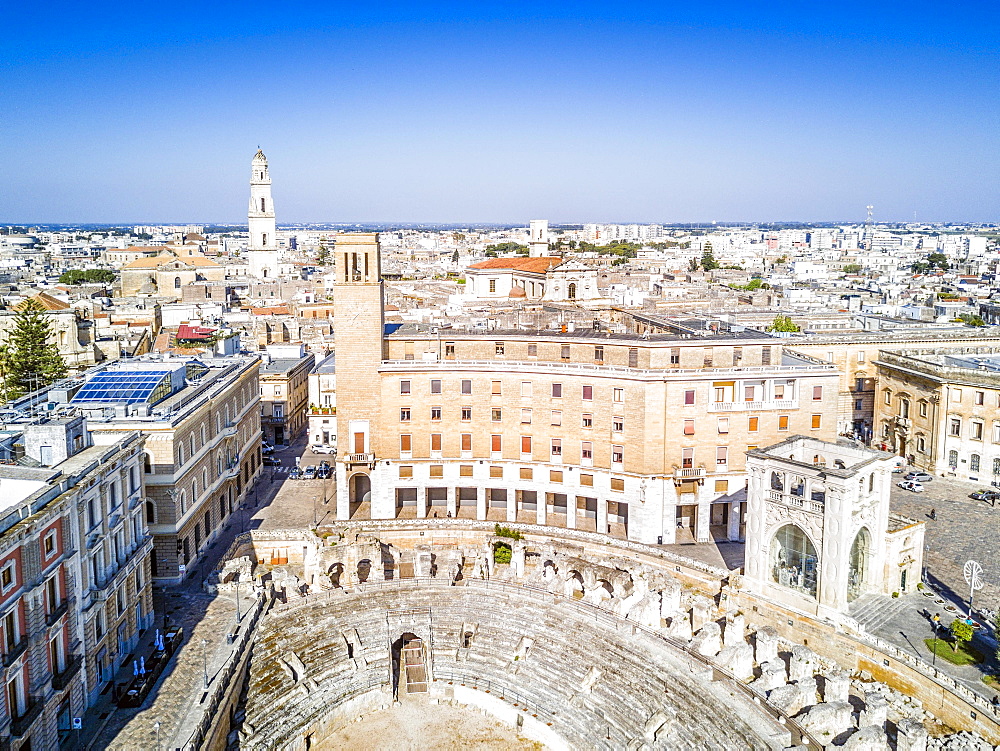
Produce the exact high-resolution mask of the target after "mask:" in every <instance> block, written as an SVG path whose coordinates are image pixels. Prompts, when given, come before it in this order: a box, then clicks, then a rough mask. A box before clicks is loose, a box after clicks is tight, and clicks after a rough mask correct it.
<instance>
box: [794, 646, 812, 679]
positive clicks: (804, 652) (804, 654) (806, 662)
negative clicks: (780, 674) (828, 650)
mask: <svg viewBox="0 0 1000 751" xmlns="http://www.w3.org/2000/svg"><path fill="white" fill-rule="evenodd" d="M815 665H816V653H815V652H813V651H812V650H811V649H809V647H804V646H802V645H801V644H796V645H795V646H794V647H792V655H791V657H790V658H789V660H788V680H789V681H793V682H794V681H801V680H802V679H803V678H808V677H811V676H812V674H813V672H815Z"/></svg>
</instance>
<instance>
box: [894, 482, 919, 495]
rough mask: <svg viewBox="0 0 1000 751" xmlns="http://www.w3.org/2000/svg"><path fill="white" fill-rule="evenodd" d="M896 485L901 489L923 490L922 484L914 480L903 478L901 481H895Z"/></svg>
mask: <svg viewBox="0 0 1000 751" xmlns="http://www.w3.org/2000/svg"><path fill="white" fill-rule="evenodd" d="M896 485H898V486H899V487H901V488H902V489H903V490H911V491H913V492H914V493H923V492H924V486H923V485H921V484H920V483H919V482H916V481H915V480H903V481H901V482H897V483H896Z"/></svg>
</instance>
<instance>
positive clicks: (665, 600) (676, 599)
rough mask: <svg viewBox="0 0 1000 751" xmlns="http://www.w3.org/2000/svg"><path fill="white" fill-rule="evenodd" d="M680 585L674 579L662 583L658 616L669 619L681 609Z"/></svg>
mask: <svg viewBox="0 0 1000 751" xmlns="http://www.w3.org/2000/svg"><path fill="white" fill-rule="evenodd" d="M681 591H682V590H681V584H680V582H679V581H677V580H676V579H668V580H666V581H665V582H664V585H663V589H662V590H661V591H660V616H661V617H663V618H669V617H670V616H672V615H673V614H674V613H676V612H677V611H678V610H680V609H681Z"/></svg>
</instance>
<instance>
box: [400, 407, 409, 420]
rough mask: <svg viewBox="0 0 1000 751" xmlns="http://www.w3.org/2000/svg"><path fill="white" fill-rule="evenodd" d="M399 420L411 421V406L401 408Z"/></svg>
mask: <svg viewBox="0 0 1000 751" xmlns="http://www.w3.org/2000/svg"><path fill="white" fill-rule="evenodd" d="M399 421H400V422H409V421H410V408H409V407H401V408H400V410H399Z"/></svg>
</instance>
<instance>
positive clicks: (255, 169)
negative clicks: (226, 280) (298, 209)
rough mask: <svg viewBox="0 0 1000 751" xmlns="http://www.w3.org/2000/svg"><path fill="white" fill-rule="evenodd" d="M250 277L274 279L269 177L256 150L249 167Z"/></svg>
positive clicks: (274, 235)
mask: <svg viewBox="0 0 1000 751" xmlns="http://www.w3.org/2000/svg"><path fill="white" fill-rule="evenodd" d="M247 221H248V223H249V226H250V248H249V250H248V252H247V255H248V256H249V259H250V276H251V277H252V278H254V279H274V278H276V277H277V276H278V273H279V269H278V261H279V257H278V235H277V230H276V229H275V222H274V202H273V201H272V200H271V175H270V174H269V173H268V170H267V157H266V156H264V152H263V151H261V150H260V149H258V150H257V153H256V154H255V155H254V157H253V161H252V162H251V163H250V210H249V213H248V214H247Z"/></svg>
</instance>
